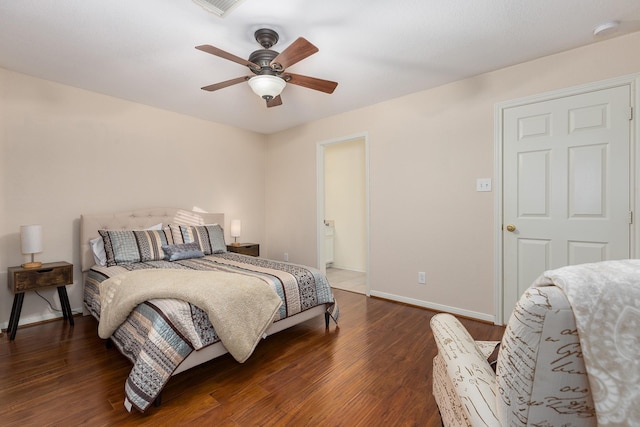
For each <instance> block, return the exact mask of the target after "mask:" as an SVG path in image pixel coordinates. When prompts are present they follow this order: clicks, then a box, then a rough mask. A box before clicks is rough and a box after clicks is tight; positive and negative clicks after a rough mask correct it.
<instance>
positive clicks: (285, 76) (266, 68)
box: [196, 28, 338, 107]
mask: <svg viewBox="0 0 640 427" xmlns="http://www.w3.org/2000/svg"><path fill="white" fill-rule="evenodd" d="M254 36H255V38H256V41H257V42H258V43H259V44H260V45H261V46H262V47H263V48H262V49H259V50H256V51H255V52H253V53H252V54H251V55H249V59H243V58H240V57H239V56H236V55H234V54H231V53H229V52H225V51H224V50H222V49H218V48H217V47H214V46H211V45H207V44H205V45H202V46H196V49H198V50H201V51H203V52H207V53H210V54H212V55H215V56H218V57H220V58H224V59H227V60H229V61H233V62H236V63H238V64H241V65H244V66H246V67H247V68H249V70H250V71H251V72H252V73H253V74H255V75H254V76H243V77H237V78H235V79H231V80H226V81H224V82H220V83H215V84H212V85H209V86H205V87H203V88H202V89H203V90H207V91H210V92H212V91H214V90H218V89H222V88H225V87H228V86H232V85H235V84H238V83H242V82H248V83H249V86H250V87H251V89H252V90H253V91H254V92H255V93H256V94H257V95H258V96H260V97H261V98H264V99H265V100H266V102H267V107H276V106H278V105H282V98H281V97H280V94H281V93H282V90H283V89H284V87H285V86H286V84H287V83H291V84H294V85H298V86H303V87H306V88H308V89H313V90H318V91H320V92H325V93H329V94H330V93H333V91H334V90H335V88H336V87H337V86H338V83H336V82H332V81H329V80H322V79H318V78H315V77H309V76H303V75H300V74H293V73H289V72H287V71H286V69H287V68H288V67H290V66H292V65H293V64H296V63H297V62H300V61H302V60H303V59H305V58H307V57H308V56H311V55H313V54H314V53H316V52H317V51H318V48H317V47H315V46H314V45H313V44H311V43H310V42H309V41H307V39H305V38H304V37H299V38H298V39H297V40H296V41H294V42H293V43H291V45H289V47H287V48H286V49H285V50H283V51H282V53H279V52H276V51H275V50H272V49H271V47H272V46H273V45H275V44H276V43H278V39H279V36H278V33H276V32H275V31H274V30H271V29H269V28H261V29H259V30H257V31H256V32H255V34H254Z"/></svg>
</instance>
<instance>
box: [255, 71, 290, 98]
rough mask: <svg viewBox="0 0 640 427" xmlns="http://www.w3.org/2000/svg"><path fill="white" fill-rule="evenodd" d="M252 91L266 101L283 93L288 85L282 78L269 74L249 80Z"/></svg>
mask: <svg viewBox="0 0 640 427" xmlns="http://www.w3.org/2000/svg"><path fill="white" fill-rule="evenodd" d="M248 83H249V86H250V87H251V90H252V91H253V92H254V93H255V94H256V95H258V96H259V97H261V98H264V99H266V100H269V99H272V98H275V97H276V96H278V95H280V94H281V93H282V90H283V89H284V87H285V86H286V85H287V83H286V82H285V81H284V80H283V79H281V78H280V77H276V76H272V75H269V74H262V75H259V76H254V77H251V78H250V79H249V82H248Z"/></svg>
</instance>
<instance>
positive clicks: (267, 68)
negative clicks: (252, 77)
mask: <svg viewBox="0 0 640 427" xmlns="http://www.w3.org/2000/svg"><path fill="white" fill-rule="evenodd" d="M279 54H280V53H279V52H276V51H275V50H271V49H259V50H256V51H255V52H252V53H251V55H249V62H253V63H254V64H256V65H259V66H260V69H254V68H250V70H251V71H252V72H253V73H254V74H258V75H263V74H269V75H271V76H277V75H278V74H279V72H278V71H276V70H274V69H273V68H272V67H271V61H273V59H274V58H275V57H276V56H278V55H279Z"/></svg>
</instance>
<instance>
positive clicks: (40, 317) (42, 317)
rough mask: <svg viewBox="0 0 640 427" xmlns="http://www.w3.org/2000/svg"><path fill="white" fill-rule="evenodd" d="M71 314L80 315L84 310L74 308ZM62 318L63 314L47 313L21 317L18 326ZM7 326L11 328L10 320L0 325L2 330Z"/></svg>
mask: <svg viewBox="0 0 640 427" xmlns="http://www.w3.org/2000/svg"><path fill="white" fill-rule="evenodd" d="M71 313H73V314H74V315H75V314H78V313H82V309H80V308H72V309H71ZM62 318H63V316H62V313H58V312H56V313H52V312H47V313H40V314H35V315H31V316H20V321H19V322H18V326H24V325H30V324H32V323H38V322H44V321H46V320H52V319H62ZM7 326H9V321H8V320H7V321H6V322H3V323H0V328H1V329H7Z"/></svg>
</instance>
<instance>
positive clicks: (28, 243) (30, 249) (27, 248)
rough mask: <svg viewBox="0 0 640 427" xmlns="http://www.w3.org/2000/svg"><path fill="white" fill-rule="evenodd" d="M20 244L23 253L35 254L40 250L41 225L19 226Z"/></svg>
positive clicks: (41, 249)
mask: <svg viewBox="0 0 640 427" xmlns="http://www.w3.org/2000/svg"><path fill="white" fill-rule="evenodd" d="M20 244H21V248H22V253H23V254H37V253H40V252H42V251H43V248H42V226H41V225H22V226H20Z"/></svg>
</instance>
